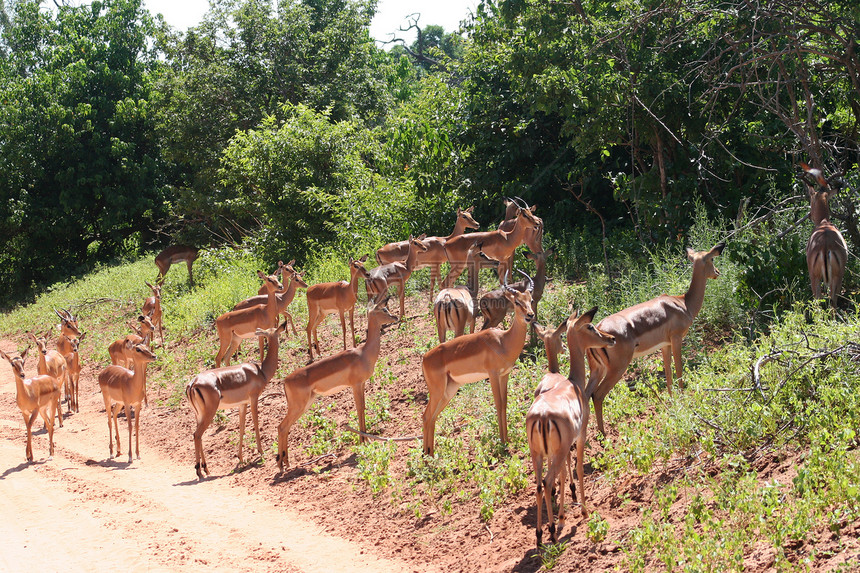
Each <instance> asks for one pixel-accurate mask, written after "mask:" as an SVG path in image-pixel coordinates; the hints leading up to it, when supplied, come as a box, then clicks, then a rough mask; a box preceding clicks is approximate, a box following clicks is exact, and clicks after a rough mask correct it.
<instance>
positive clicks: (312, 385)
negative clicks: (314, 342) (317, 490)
mask: <svg viewBox="0 0 860 573" xmlns="http://www.w3.org/2000/svg"><path fill="white" fill-rule="evenodd" d="M389 298H390V297H385V298H384V299H382V300H380V301H378V302H376V303H375V304H373V303H371V304H372V306H371V308H370V309H369V311H368V313H367V340H365V342H364V344H361V345H359V346H356V347H355V348H351V349H350V350H344V351H342V352H340V353H338V354H335V355H333V356H326V357H324V358H320V359H319V360H317V361H316V362H313V363H311V364H308V365H307V366H305V367H303V368H299V369H298V370H296V371H295V372H293V373H292V374H290V375H288V376H286V377H285V378H284V394H285V395H286V398H287V415H286V416H284V419H283V420H282V421H281V423H280V425H279V426H278V469H279V470H280V471H284V468H287V469H289V467H290V460H289V439H290V428H291V427H292V426H293V424H294V423H295V422H296V420H298V419H299V418H300V417H301V416H302V414H304V413H305V412H306V411H307V409H308V407H310V405H311V403H313V401H314V399H315V398H316V397H317V396H331V395H332V394H334V393H336V392H338V391H340V390H342V389H344V388H351V389H352V396H353V399H354V400H355V409H356V411H357V412H358V427H359V429H360V430H361V432H362V433H365V432H367V427H366V425H365V420H364V385H365V382H367V380H368V379H369V378H370V377H371V375H372V374H373V370H374V368H375V367H376V360H377V358H379V348H380V345H381V339H382V327H384V326H385V325H387V324H393V323H395V322H397V317H395V316H392V315H391V313H390V312H389V311H388V307H387V304H388V300H389ZM361 441H362V442H363V441H365V438H364V436H362V437H361Z"/></svg>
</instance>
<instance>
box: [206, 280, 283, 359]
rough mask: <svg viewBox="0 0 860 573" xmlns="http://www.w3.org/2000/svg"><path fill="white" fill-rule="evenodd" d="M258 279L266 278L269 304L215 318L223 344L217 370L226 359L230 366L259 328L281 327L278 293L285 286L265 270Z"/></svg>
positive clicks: (216, 356) (230, 312) (219, 351)
mask: <svg viewBox="0 0 860 573" xmlns="http://www.w3.org/2000/svg"><path fill="white" fill-rule="evenodd" d="M257 276H258V277H260V278H261V279H263V284H264V285H265V286H266V290H267V291H268V294H267V295H266V304H258V305H256V306H251V307H248V308H243V309H240V310H231V311H229V312H225V313H224V314H222V315H221V316H219V317H218V318H216V319H215V329H216V330H217V331H218V341H219V342H220V348H219V349H218V354H216V355H215V367H216V368H220V367H221V361H222V360H226V362H227V365H228V366H229V365H230V362H231V360H232V358H233V354H234V353H236V352H237V351H238V350H239V346H240V345H241V344H242V340H243V339H245V338H253V337H254V336H256V335H257V334H256V333H257V329H259V328H262V329H267V328H274V327H275V326H277V325H278V314H279V309H278V299H277V296H276V293H277V291H278V290H279V289H281V283H280V282H278V279H277V277H276V276H275V275H266V274H265V273H263V271H257ZM262 359H263V339H262V338H260V360H262Z"/></svg>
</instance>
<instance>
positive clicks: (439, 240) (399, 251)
mask: <svg viewBox="0 0 860 573" xmlns="http://www.w3.org/2000/svg"><path fill="white" fill-rule="evenodd" d="M474 210H475V208H474V207H469V208H468V209H465V210H461V209H459V208H458V209H457V221H456V223H455V224H454V230H453V231H451V234H450V235H448V236H447V237H427V238H425V239H424V245H425V246H426V247H427V250H426V251H422V252H420V253H418V258H417V260H416V262H415V269H416V270H417V269H423V268H425V267H430V300H433V292H434V291H435V290H436V283H439V284H440V285H441V284H442V280H441V274H440V269H441V266H442V263H447V262H448V255H447V254H445V243H446V242H447V241H449V240H450V239H452V238H454V237H459V236H460V235H462V234H463V233H465V232H466V229H477V228H478V227H480V225H479V224H478V222H477V221H475V219H474V218H473V217H472V212H473V211H474ZM408 251H409V241H408V240H406V241H398V242H396V243H389V244H387V245H385V246H383V247H381V248H380V249H378V250H377V251H376V261H377V262H378V263H379V264H380V265H385V264H388V263H396V262H401V263H402V262H405V261H406V256H407V254H408Z"/></svg>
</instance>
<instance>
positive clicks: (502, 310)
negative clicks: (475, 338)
mask: <svg viewBox="0 0 860 573" xmlns="http://www.w3.org/2000/svg"><path fill="white" fill-rule="evenodd" d="M526 278H527V279H528V280H526V279H523V280H520V281H517V282H515V283H514V284H512V285H508V286H507V287H504V286H502V287H499V288H497V289H495V290H491V291H490V292H488V293H487V294H485V295H484V296H482V297H481V300H480V301H479V302H478V308H480V309H481V316H483V317H484V324H482V325H481V330H487V329H488V328H493V327H495V326H499V325H500V324H501V323H502V321H503V320H504V319H505V316H506V315H507V314H508V312H512V311H513V310H514V307H513V305H512V304H511V301H510V300H509V299H508V297H507V296H506V295H505V293H506V292H507V290H508V288H513V289H516V290H518V291H520V292H523V291H524V290H526V289H527V288H529V285H530V284H533V283H532V282H531V281H532V279H530V278H528V277H526ZM534 306H535V305H534V298H532V312H534Z"/></svg>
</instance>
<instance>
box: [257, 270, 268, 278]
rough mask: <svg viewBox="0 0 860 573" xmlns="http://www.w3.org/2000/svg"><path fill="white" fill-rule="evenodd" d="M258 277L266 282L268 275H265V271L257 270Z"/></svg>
mask: <svg viewBox="0 0 860 573" xmlns="http://www.w3.org/2000/svg"><path fill="white" fill-rule="evenodd" d="M257 276H258V277H260V278H261V279H263V280H266V273H264V272H263V271H261V270H259V269H257Z"/></svg>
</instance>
